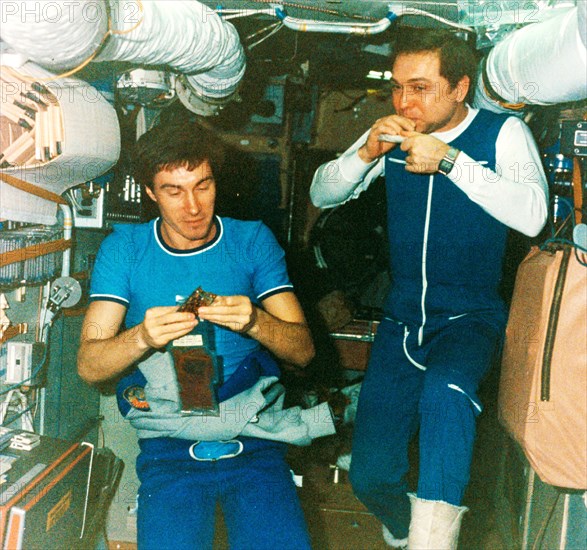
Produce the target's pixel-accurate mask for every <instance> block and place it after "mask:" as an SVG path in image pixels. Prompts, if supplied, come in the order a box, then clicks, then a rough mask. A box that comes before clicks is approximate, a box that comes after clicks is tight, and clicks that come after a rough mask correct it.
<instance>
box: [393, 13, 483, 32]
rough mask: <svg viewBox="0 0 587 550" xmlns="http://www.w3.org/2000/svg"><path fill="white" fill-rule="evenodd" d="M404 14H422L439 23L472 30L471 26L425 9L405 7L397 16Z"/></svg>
mask: <svg viewBox="0 0 587 550" xmlns="http://www.w3.org/2000/svg"><path fill="white" fill-rule="evenodd" d="M404 15H423V16H424V17H430V19H436V21H440V22H441V23H444V24H445V25H450V26H451V27H455V28H457V29H463V30H465V31H469V32H473V31H474V29H473V28H472V27H469V26H467V25H461V24H460V23H455V22H454V21H451V20H450V19H445V18H444V17H440V15H434V14H433V13H428V12H427V11H424V10H419V9H418V8H405V9H404V10H402V12H401V14H398V17H399V16H404Z"/></svg>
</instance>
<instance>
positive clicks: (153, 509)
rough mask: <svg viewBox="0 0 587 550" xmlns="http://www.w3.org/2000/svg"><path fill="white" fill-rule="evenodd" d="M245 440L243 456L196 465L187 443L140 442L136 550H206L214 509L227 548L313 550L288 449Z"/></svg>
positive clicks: (264, 442) (164, 441)
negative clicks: (219, 513)
mask: <svg viewBox="0 0 587 550" xmlns="http://www.w3.org/2000/svg"><path fill="white" fill-rule="evenodd" d="M242 441H243V442H244V450H243V452H242V454H240V455H238V456H236V457H234V458H226V459H222V460H217V461H214V462H198V461H195V460H193V459H192V458H191V457H190V455H189V451H188V448H189V446H190V445H191V442H188V441H182V440H177V439H169V438H159V439H151V440H142V441H141V442H140V444H141V453H140V455H139V457H138V459H137V473H138V476H139V480H140V482H141V486H140V489H139V509H138V547H139V549H140V550H151V549H152V550H167V549H169V550H196V549H197V550H205V549H211V548H212V545H213V539H214V521H215V516H216V506H217V504H218V503H219V504H220V506H221V508H222V512H223V515H224V522H225V524H226V528H227V531H228V539H229V543H230V548H231V549H235V550H237V549H238V550H253V549H254V550H263V549H266V550H269V549H274V548H280V549H286V550H308V549H309V548H310V541H309V536H308V532H307V528H306V523H305V520H304V516H303V512H302V509H301V507H300V503H299V500H298V496H297V493H296V489H295V486H294V483H293V480H292V476H291V472H290V470H289V466H288V465H287V463H286V461H285V452H286V445H284V444H280V443H275V442H267V441H261V440H256V439H252V438H242Z"/></svg>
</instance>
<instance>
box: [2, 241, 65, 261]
mask: <svg viewBox="0 0 587 550" xmlns="http://www.w3.org/2000/svg"><path fill="white" fill-rule="evenodd" d="M68 248H71V240H67V241H66V240H65V239H60V240H58V241H51V242H48V243H41V244H33V245H31V246H26V247H25V248H19V249H18V250H10V251H9V252H3V253H2V254H0V267H4V266H5V265H9V264H13V263H15V262H22V261H24V260H30V259H32V258H38V257H39V256H44V255H45V254H51V253H52V252H61V251H62V250H67V249H68Z"/></svg>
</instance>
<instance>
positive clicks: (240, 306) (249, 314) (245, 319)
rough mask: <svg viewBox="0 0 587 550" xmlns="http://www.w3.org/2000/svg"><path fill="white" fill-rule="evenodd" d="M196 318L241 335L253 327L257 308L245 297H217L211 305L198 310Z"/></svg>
mask: <svg viewBox="0 0 587 550" xmlns="http://www.w3.org/2000/svg"><path fill="white" fill-rule="evenodd" d="M198 317H199V318H200V319H204V320H206V321H210V322H211V323H215V324H217V325H221V326H223V327H227V328H229V329H230V330H233V331H234V332H241V333H243V332H248V331H250V330H251V329H252V328H253V327H254V326H255V323H256V321H257V308H256V307H255V306H254V305H253V304H252V303H251V300H250V299H249V298H248V297H247V296H217V297H216V299H215V300H214V303H213V304H212V305H210V306H201V307H200V308H199V309H198Z"/></svg>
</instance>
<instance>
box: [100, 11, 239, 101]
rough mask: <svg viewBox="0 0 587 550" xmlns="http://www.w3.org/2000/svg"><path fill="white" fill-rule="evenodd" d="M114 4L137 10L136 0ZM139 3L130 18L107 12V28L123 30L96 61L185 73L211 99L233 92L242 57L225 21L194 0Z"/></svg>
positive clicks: (232, 32) (110, 40) (231, 26)
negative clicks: (108, 21)
mask: <svg viewBox="0 0 587 550" xmlns="http://www.w3.org/2000/svg"><path fill="white" fill-rule="evenodd" d="M120 4H124V5H125V7H126V8H127V10H128V8H129V6H132V5H134V6H135V7H136V10H132V11H133V13H136V14H140V11H139V9H138V6H139V4H138V3H137V2H134V1H132V2H131V1H128V2H124V3H122V2H119V3H118V5H120ZM142 6H143V13H142V15H137V16H136V17H128V11H126V10H123V9H117V10H116V11H115V12H114V11H113V15H112V17H113V19H112V29H113V30H114V31H117V32H119V33H126V34H114V35H112V36H111V37H110V39H109V41H108V43H107V44H106V46H105V48H104V49H103V50H102V51H101V52H100V54H99V55H98V56H97V57H96V61H130V62H132V63H138V64H144V65H167V66H169V67H171V68H172V69H173V70H175V71H178V72H180V73H184V74H187V75H190V76H189V78H188V80H189V82H190V84H191V85H192V86H193V87H194V88H196V89H197V90H198V91H199V92H200V93H201V94H202V95H204V96H207V97H211V98H223V97H227V96H230V95H231V94H233V93H234V92H235V91H236V88H237V86H238V83H239V82H240V80H241V79H242V77H243V75H244V71H245V55H244V52H243V49H242V46H241V44H240V39H239V36H238V33H237V32H236V29H235V28H234V26H233V25H232V24H231V23H227V22H225V21H223V20H222V19H221V18H220V17H219V16H218V15H217V14H216V13H214V11H213V10H211V9H210V8H208V7H207V6H205V5H203V4H200V3H199V2H196V1H194V0H187V1H185V0H184V1H178V0H173V1H170V0H162V1H147V2H143V3H142ZM138 18H140V19H138ZM139 20H140V21H141V22H140V24H137V23H138V21H139ZM133 28H134V30H131V29H133ZM129 31H130V32H129Z"/></svg>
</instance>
